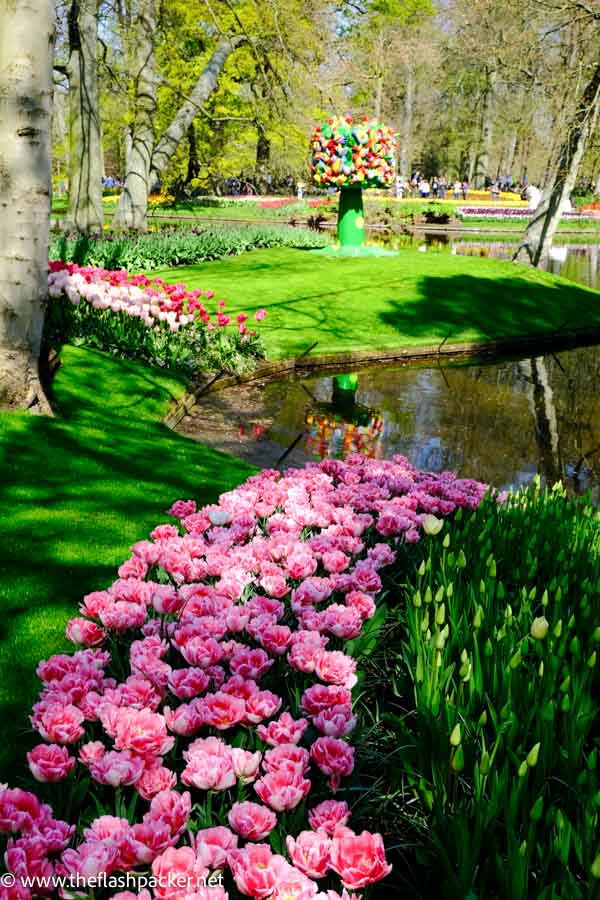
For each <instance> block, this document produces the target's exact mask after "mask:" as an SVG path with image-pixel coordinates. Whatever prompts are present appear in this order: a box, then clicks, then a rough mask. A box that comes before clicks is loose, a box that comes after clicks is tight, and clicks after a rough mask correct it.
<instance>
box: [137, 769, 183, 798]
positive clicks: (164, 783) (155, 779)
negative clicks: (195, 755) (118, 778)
mask: <svg viewBox="0 0 600 900" xmlns="http://www.w3.org/2000/svg"><path fill="white" fill-rule="evenodd" d="M176 784H177V775H176V774H175V772H172V771H171V770H170V769H167V767H166V766H161V765H160V763H159V762H157V763H155V764H153V765H150V766H147V767H146V768H145V769H144V771H143V772H142V774H141V775H140V777H139V778H138V780H137V781H136V783H135V787H136V790H137V791H138V792H139V793H140V794H141V796H142V797H143V798H144V800H151V799H152V798H153V797H155V796H156V795H157V794H159V793H160V792H161V791H170V790H171V788H174V787H175V785H176Z"/></svg>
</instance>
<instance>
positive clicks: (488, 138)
mask: <svg viewBox="0 0 600 900" xmlns="http://www.w3.org/2000/svg"><path fill="white" fill-rule="evenodd" d="M494 83H495V73H494V72H491V73H490V74H489V75H488V77H487V83H486V87H485V92H484V95H483V106H482V111H481V151H480V153H479V155H478V157H477V166H476V170H475V179H474V185H473V186H474V187H475V188H484V187H485V180H486V176H487V175H488V174H489V168H490V150H491V149H492V139H493V137H494V120H493V114H494Z"/></svg>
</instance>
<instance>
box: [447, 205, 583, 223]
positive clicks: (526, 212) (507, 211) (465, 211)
mask: <svg viewBox="0 0 600 900" xmlns="http://www.w3.org/2000/svg"><path fill="white" fill-rule="evenodd" d="M535 212H536V210H535V209H529V208H524V207H521V208H516V207H511V206H460V207H458V209H457V210H456V215H457V216H460V217H462V218H464V219H469V218H471V219H484V218H485V219H530V218H531V217H532V216H533V215H534V214H535ZM562 217H563V219H580V220H585V219H595V218H597V215H594V214H593V213H590V214H589V215H585V213H583V214H582V213H580V212H563V214H562Z"/></svg>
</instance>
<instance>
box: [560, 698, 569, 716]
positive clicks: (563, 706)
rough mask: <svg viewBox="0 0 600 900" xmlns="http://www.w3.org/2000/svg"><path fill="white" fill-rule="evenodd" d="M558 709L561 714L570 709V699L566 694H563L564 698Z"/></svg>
mask: <svg viewBox="0 0 600 900" xmlns="http://www.w3.org/2000/svg"><path fill="white" fill-rule="evenodd" d="M560 708H561V710H562V711H563V712H569V710H570V709H571V698H570V697H569V695H568V694H565V696H564V697H563V698H562V703H561V704H560Z"/></svg>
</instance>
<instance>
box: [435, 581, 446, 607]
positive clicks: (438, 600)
mask: <svg viewBox="0 0 600 900" xmlns="http://www.w3.org/2000/svg"><path fill="white" fill-rule="evenodd" d="M443 599H444V588H443V587H442V585H440V586H439V588H438V589H437V591H436V592H435V597H434V600H435V602H436V603H441V602H442V600H443Z"/></svg>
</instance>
